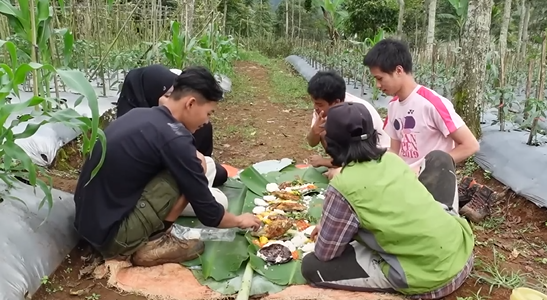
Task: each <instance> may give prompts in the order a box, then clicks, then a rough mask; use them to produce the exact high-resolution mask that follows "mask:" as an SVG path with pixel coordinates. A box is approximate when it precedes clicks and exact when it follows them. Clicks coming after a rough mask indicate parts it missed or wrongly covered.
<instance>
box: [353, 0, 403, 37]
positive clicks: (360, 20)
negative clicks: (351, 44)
mask: <svg viewBox="0 0 547 300" xmlns="http://www.w3.org/2000/svg"><path fill="white" fill-rule="evenodd" d="M344 6H345V9H346V11H348V18H347V20H346V22H345V27H346V32H347V34H348V35H357V37H358V39H359V40H364V39H365V38H366V37H372V36H374V35H375V34H376V32H378V30H379V29H383V30H385V31H387V32H394V31H395V30H396V29H397V18H395V16H397V14H398V13H399V3H398V2H397V0H346V2H345V4H344ZM401 25H402V24H401Z"/></svg>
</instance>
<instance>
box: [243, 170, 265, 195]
mask: <svg viewBox="0 0 547 300" xmlns="http://www.w3.org/2000/svg"><path fill="white" fill-rule="evenodd" d="M239 179H240V180H241V182H243V184H245V186H246V187H247V188H248V189H249V190H251V191H252V192H253V193H255V194H257V195H262V193H263V192H264V191H266V185H267V184H268V183H269V181H268V180H266V178H264V176H262V175H261V174H260V173H258V171H257V170H256V169H255V168H254V167H253V166H250V167H248V168H246V169H245V170H243V171H242V172H241V173H240V174H239Z"/></svg>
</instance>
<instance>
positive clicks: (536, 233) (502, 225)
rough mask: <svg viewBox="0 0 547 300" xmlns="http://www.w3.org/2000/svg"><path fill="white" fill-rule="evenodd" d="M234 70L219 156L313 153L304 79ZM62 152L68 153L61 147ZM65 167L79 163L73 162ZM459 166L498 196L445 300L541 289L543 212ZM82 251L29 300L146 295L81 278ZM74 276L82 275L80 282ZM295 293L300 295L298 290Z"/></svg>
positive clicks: (258, 65)
mask: <svg viewBox="0 0 547 300" xmlns="http://www.w3.org/2000/svg"><path fill="white" fill-rule="evenodd" d="M234 74H235V76H234V77H233V79H232V80H233V91H232V92H231V93H230V94H229V96H228V97H227V99H226V101H225V103H223V104H222V105H221V106H220V108H219V110H218V111H217V112H216V113H215V115H214V117H213V124H214V126H215V151H214V155H215V158H216V159H218V160H219V161H221V162H223V163H229V164H231V165H233V166H235V167H239V168H244V167H246V166H249V165H250V164H252V163H255V162H258V161H263V160H268V159H280V158H284V157H289V158H294V159H295V160H297V162H299V163H301V162H303V161H304V160H305V159H306V158H307V157H309V156H310V155H311V154H313V153H315V152H314V151H315V150H314V149H309V148H308V147H307V146H306V144H305V142H304V138H305V135H306V132H307V129H308V127H309V123H310V114H311V110H310V109H311V103H310V102H309V101H308V98H307V95H306V83H305V80H303V79H302V78H301V77H300V76H299V75H298V74H295V73H294V71H293V70H292V69H291V68H290V67H289V66H288V65H287V64H286V63H285V62H283V61H282V60H279V59H268V58H265V57H264V56H262V55H260V54H257V53H250V54H247V53H246V54H245V55H243V60H241V61H237V62H235V66H234ZM65 151H71V150H70V149H69V148H68V147H66V148H65ZM70 164H72V165H73V166H74V167H77V164H78V161H72V162H70ZM459 170H460V175H463V174H474V175H476V176H477V177H478V178H480V180H481V181H482V182H483V183H484V184H487V185H489V186H491V187H493V188H494V189H495V190H496V191H498V192H501V193H503V196H502V197H501V199H502V200H501V201H500V202H499V203H497V204H496V207H495V212H494V214H493V215H492V216H491V217H490V218H488V219H487V220H485V221H484V222H483V223H481V224H478V225H475V226H474V231H475V234H476V236H477V242H476V248H475V252H476V257H477V259H476V264H475V269H474V271H473V276H472V277H470V278H469V279H468V280H467V282H466V283H465V285H464V286H463V287H462V288H460V289H459V290H458V291H457V292H456V293H455V294H454V295H451V296H450V297H448V298H447V299H448V300H456V299H458V300H464V299H465V300H481V299H509V295H510V292H511V289H512V288H515V287H519V286H530V287H534V288H536V289H538V290H546V289H547V224H546V220H547V211H546V210H545V209H539V208H537V207H536V206H535V205H534V204H532V203H531V202H529V201H527V200H525V199H523V198H521V197H518V196H516V195H515V194H514V193H513V192H512V191H510V190H507V189H506V188H505V187H504V186H503V185H501V184H500V183H498V182H497V181H496V180H494V179H490V177H489V175H488V173H485V172H484V171H482V170H480V169H479V168H478V167H477V166H476V165H474V164H473V163H467V164H465V165H462V166H461V167H460V168H459ZM54 173H56V174H57V175H54V178H55V181H54V182H55V183H54V185H55V187H56V188H59V189H62V190H66V191H68V192H73V188H74V183H75V179H74V177H73V175H70V172H66V171H65V172H58V171H56V172H54ZM62 175H64V176H62ZM86 251H87V250H86V249H80V248H76V249H75V250H74V251H72V253H71V254H70V256H69V257H68V258H67V259H66V260H65V262H64V263H63V264H62V265H61V266H60V267H59V269H58V270H57V272H56V273H55V274H54V275H53V276H51V277H49V278H48V279H47V281H46V282H44V285H43V287H42V288H41V290H40V291H39V292H38V294H37V295H36V296H34V297H33V299H38V300H50V299H51V300H53V299H57V300H65V299H78V298H79V299H85V300H99V299H100V300H114V299H120V300H121V299H144V297H141V296H136V295H132V294H127V293H124V292H123V291H122V292H120V291H118V290H117V289H116V288H114V287H109V285H108V284H107V282H106V280H93V279H85V277H86V276H85V275H86V273H88V272H87V271H88V270H86V267H87V266H88V264H87V263H85V262H84V261H83V260H82V259H83V258H84V257H85V256H86V255H87V252H86ZM79 274H84V278H82V279H79ZM166 276H168V275H166ZM88 277H89V275H88ZM184 279H186V280H184ZM184 279H183V278H180V285H181V287H182V288H185V282H189V281H190V279H191V278H190V279H188V278H184ZM135 280H137V279H135ZM139 282H140V283H141V284H142V281H139ZM186 287H188V289H189V291H188V292H189V293H191V292H192V291H191V290H192V289H196V291H199V290H198V288H197V287H195V283H194V284H188V285H187V286H186ZM293 296H294V298H293V299H302V298H298V297H299V296H300V295H298V294H295V295H293ZM346 296H347V295H346ZM361 299H367V298H366V297H365V296H362V297H361ZM375 299H376V298H375ZM341 300H342V299H341Z"/></svg>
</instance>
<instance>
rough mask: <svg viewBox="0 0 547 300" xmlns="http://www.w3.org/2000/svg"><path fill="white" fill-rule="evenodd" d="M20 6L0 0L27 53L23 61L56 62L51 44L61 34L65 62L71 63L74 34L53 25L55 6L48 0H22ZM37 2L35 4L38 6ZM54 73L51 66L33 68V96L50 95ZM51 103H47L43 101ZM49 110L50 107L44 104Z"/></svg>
mask: <svg viewBox="0 0 547 300" xmlns="http://www.w3.org/2000/svg"><path fill="white" fill-rule="evenodd" d="M17 3H18V6H17V7H16V6H14V5H12V4H11V2H10V1H9V0H0V14H2V15H4V16H5V17H7V19H8V23H9V24H10V27H11V29H12V30H13V32H14V33H15V36H17V37H18V38H19V39H20V41H22V42H23V45H24V46H23V47H18V48H19V49H20V50H22V52H23V53H24V55H25V57H23V60H25V61H32V62H42V63H46V64H53V63H54V56H55V55H56V53H54V52H53V49H55V47H54V46H53V47H52V43H54V41H55V37H56V36H61V37H62V38H63V41H64V47H63V57H64V59H63V62H64V64H65V65H68V62H69V61H70V58H71V53H72V48H73V44H74V37H73V36H72V33H71V32H70V31H69V30H67V29H58V30H54V29H53V27H52V24H51V22H52V20H53V8H52V6H50V2H49V0H38V1H37V2H36V3H35V2H34V1H33V0H19V1H17ZM34 4H36V7H35V5H34ZM52 76H53V73H51V72H50V71H49V70H48V69H41V70H40V72H38V71H37V70H33V72H32V79H33V88H32V90H33V91H34V95H35V96H37V95H39V94H42V95H48V96H49V93H50V82H51V79H52ZM43 104H45V105H48V104H49V103H48V102H45V103H43ZM44 108H45V109H49V108H48V107H44Z"/></svg>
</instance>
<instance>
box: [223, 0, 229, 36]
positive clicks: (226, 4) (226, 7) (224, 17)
mask: <svg viewBox="0 0 547 300" xmlns="http://www.w3.org/2000/svg"><path fill="white" fill-rule="evenodd" d="M227 18H228V0H224V16H223V18H222V31H223V32H224V35H226V34H228V32H227V31H226V19H227Z"/></svg>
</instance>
